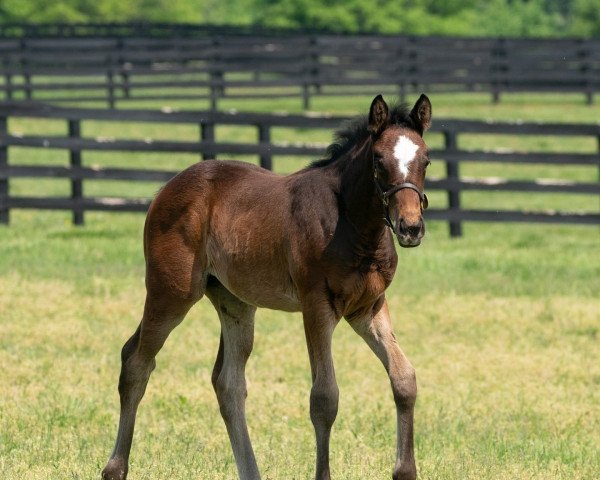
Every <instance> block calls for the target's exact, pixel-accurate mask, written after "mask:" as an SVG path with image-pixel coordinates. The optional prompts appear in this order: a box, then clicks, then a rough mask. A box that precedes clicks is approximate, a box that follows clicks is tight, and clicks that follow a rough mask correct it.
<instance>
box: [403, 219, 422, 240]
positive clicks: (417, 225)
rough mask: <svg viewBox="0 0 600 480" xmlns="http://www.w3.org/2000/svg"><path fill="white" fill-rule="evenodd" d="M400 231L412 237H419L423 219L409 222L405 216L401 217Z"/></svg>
mask: <svg viewBox="0 0 600 480" xmlns="http://www.w3.org/2000/svg"><path fill="white" fill-rule="evenodd" d="M399 226H400V228H399V230H400V232H401V233H402V234H403V235H408V236H410V237H417V236H418V235H419V234H420V233H421V230H422V229H423V221H422V220H418V221H417V222H411V223H407V222H406V220H404V219H403V218H401V219H400V225H399Z"/></svg>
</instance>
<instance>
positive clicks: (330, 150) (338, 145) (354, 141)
mask: <svg viewBox="0 0 600 480" xmlns="http://www.w3.org/2000/svg"><path fill="white" fill-rule="evenodd" d="M390 124H392V125H399V126H406V127H409V128H412V129H416V126H415V125H414V122H413V120H412V118H411V117H410V109H409V107H408V106H407V105H406V104H397V105H393V106H392V108H391V109H390ZM368 125H369V118H368V116H367V115H360V116H358V117H356V118H354V119H353V120H349V121H348V122H346V123H345V124H344V125H342V127H341V128H340V129H339V130H337V131H336V132H335V134H334V140H333V143H332V144H331V145H329V146H328V147H327V153H326V155H325V157H324V158H322V159H320V160H316V161H315V162H312V163H311V164H310V168H319V167H325V166H327V165H331V164H332V163H333V162H335V161H336V160H337V159H339V158H340V157H342V156H344V155H345V154H346V153H348V152H349V151H350V150H352V148H354V147H355V146H356V145H358V144H360V143H362V142H363V141H364V140H366V139H367V137H368V136H369V130H368V128H367V127H368Z"/></svg>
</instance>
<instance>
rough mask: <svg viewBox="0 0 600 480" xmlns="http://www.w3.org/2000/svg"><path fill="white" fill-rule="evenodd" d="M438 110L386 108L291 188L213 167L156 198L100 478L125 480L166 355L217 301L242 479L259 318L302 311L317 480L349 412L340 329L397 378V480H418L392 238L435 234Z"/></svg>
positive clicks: (244, 169) (237, 169)
mask: <svg viewBox="0 0 600 480" xmlns="http://www.w3.org/2000/svg"><path fill="white" fill-rule="evenodd" d="M430 121H431V103H430V102H429V99H428V98H427V97H426V96H425V95H421V97H420V98H419V100H418V101H417V102H416V104H415V105H414V107H413V108H412V110H410V111H409V110H408V109H405V108H403V107H396V108H394V109H392V110H391V111H390V110H389V109H388V106H387V104H386V103H385V101H384V100H383V98H382V97H381V95H379V96H377V97H376V98H375V99H374V100H373V102H372V104H371V108H370V111H369V115H368V118H364V119H358V120H356V121H355V122H354V123H353V124H351V125H350V126H348V127H347V128H346V129H345V130H342V131H340V132H338V136H337V142H336V143H335V144H333V145H332V146H330V147H329V149H328V158H326V159H325V160H321V161H319V162H316V163H314V164H312V165H311V166H310V167H308V168H306V169H304V170H302V171H300V172H297V173H295V174H292V175H289V176H286V177H282V176H278V175H276V174H274V173H272V172H269V171H266V170H263V169H261V168H258V167H256V166H253V165H249V164H245V163H238V162H219V161H205V162H201V163H198V164H195V165H193V166H191V167H189V168H188V169H186V170H184V171H183V172H182V173H180V174H179V175H177V176H176V177H174V178H173V179H172V180H171V181H170V182H169V183H167V185H165V187H164V188H163V189H162V190H161V191H160V192H159V193H158V195H157V196H156V198H155V200H154V201H153V203H152V205H151V206H150V209H149V211H148V216H147V218H146V225H145V230H144V254H145V258H146V290H147V295H146V303H145V307H144V314H143V317H142V321H141V323H140V325H139V326H138V328H137V330H136V331H135V333H134V334H133V336H132V337H131V338H130V339H129V340H128V341H127V342H126V343H125V345H124V346H123V350H122V352H121V359H122V368H121V375H120V378H119V394H120V399H121V415H120V419H119V429H118V434H117V440H116V445H115V448H114V450H113V453H112V455H111V458H110V460H109V461H108V464H107V465H106V467H105V468H104V470H103V472H102V478H104V479H107V480H123V479H125V477H126V476H127V466H128V458H129V452H130V449H131V441H132V436H133V429H134V423H135V416H136V411H137V407H138V404H139V402H140V400H141V399H142V397H143V395H144V391H145V389H146V385H147V383H148V378H149V377H150V373H151V372H152V370H153V369H154V367H155V360H154V358H155V356H156V354H157V353H158V351H159V350H160V349H161V347H162V346H163V344H164V342H165V340H166V339H167V336H168V335H169V333H170V332H171V331H172V330H173V329H174V328H175V327H176V326H177V325H178V324H179V323H180V322H181V321H182V320H183V318H184V317H185V315H186V314H187V312H188V310H189V309H190V307H192V305H194V304H195V303H196V302H197V301H198V300H200V298H202V296H204V295H206V296H207V297H208V298H209V300H210V301H211V302H212V304H213V305H214V307H215V309H216V310H217V313H218V315H219V319H220V321H221V339H220V345H219V352H218V354H217V359H216V363H215V366H214V370H213V373H212V384H213V386H214V389H215V392H216V394H217V398H218V401H219V407H220V411H221V415H222V416H223V419H224V421H225V425H226V427H227V433H228V434H229V439H230V442H231V447H232V449H233V454H234V457H235V461H236V465H237V469H238V473H239V477H240V479H242V480H256V479H259V478H260V475H259V471H258V467H257V465H256V460H255V457H254V452H253V450H252V445H251V443H250V438H249V435H248V429H247V426H246V417H245V407H244V405H245V399H246V380H245V376H244V370H245V365H246V361H247V359H248V356H249V355H250V352H251V351H252V344H253V338H254V313H255V311H256V308H257V307H266V308H272V309H277V310H285V311H301V312H302V315H303V320H304V330H305V333H306V342H307V345H308V355H309V358H310V366H311V372H312V381H313V384H312V389H311V392H310V417H311V420H312V423H313V425H314V428H315V433H316V444H317V458H316V475H315V476H316V480H327V479H329V478H330V474H329V436H330V432H331V427H332V425H333V422H334V420H335V417H336V414H337V409H338V387H337V384H336V379H335V372H334V366H333V359H332V354H331V338H332V334H333V331H334V329H335V327H336V325H337V324H338V322H339V321H340V319H341V318H342V317H344V318H345V319H346V320H347V321H348V322H349V323H350V325H351V326H352V328H353V329H354V330H355V331H356V332H357V333H358V334H359V335H360V336H361V337H362V338H363V339H364V340H365V341H366V342H367V344H368V345H369V347H370V348H371V349H372V350H373V352H374V353H375V354H376V355H377V357H379V359H380V360H381V362H382V363H383V365H384V366H385V368H386V370H387V372H388V375H389V378H390V382H391V387H392V392H393V395H394V400H395V404H396V412H397V431H398V433H397V456H396V464H395V467H394V470H393V478H394V479H395V480H413V479H415V478H416V467H415V461H414V454H413V408H414V404H415V398H416V392H417V387H416V380H415V372H414V369H413V367H412V366H411V364H410V362H409V361H408V359H407V358H406V357H405V356H404V354H403V353H402V351H401V350H400V348H399V347H398V344H397V343H396V338H395V337H394V334H393V332H392V326H391V321H390V314H389V311H388V306H387V304H386V300H385V289H386V288H387V287H388V285H389V284H390V282H391V281H392V277H393V276H394V272H395V270H396V264H397V256H396V251H395V249H394V241H393V235H392V232H393V233H394V234H395V235H396V236H397V238H398V241H399V243H400V245H401V246H403V247H415V246H417V245H419V243H420V242H421V238H422V237H423V234H424V232H425V227H424V224H423V218H422V211H423V209H424V208H426V207H427V197H426V196H425V195H424V193H423V187H424V181H425V170H426V167H427V165H428V163H429V160H428V154H427V147H426V145H425V143H424V142H423V139H422V135H423V132H424V131H425V130H426V129H427V128H428V127H429V125H430Z"/></svg>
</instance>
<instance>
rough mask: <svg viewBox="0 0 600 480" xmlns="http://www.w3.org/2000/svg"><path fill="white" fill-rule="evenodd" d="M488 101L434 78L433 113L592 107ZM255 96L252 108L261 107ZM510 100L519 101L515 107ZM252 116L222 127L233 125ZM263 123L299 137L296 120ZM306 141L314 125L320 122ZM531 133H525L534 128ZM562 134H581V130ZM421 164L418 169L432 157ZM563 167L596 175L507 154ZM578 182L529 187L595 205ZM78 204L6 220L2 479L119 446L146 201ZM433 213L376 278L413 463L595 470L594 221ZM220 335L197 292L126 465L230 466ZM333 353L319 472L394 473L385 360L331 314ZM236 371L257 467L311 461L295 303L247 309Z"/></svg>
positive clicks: (220, 469) (511, 473)
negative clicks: (384, 292)
mask: <svg viewBox="0 0 600 480" xmlns="http://www.w3.org/2000/svg"><path fill="white" fill-rule="evenodd" d="M364 100H366V102H367V106H368V101H369V100H368V99H365V98H361V99H349V100H348V102H347V104H346V103H344V102H341V101H340V102H339V103H337V101H333V100H332V101H331V103H327V104H325V103H324V104H323V109H325V110H327V109H328V110H332V111H333V110H334V109H338V108H339V109H340V111H342V112H343V113H350V112H349V111H345V110H344V109H348V110H350V109H353V108H355V107H356V108H358V105H359V104H360V105H363V104H364ZM476 100H477V101H476ZM488 100H489V98H487V97H483V96H482V97H479V98H475V100H472V99H471V97H468V96H462V95H457V96H455V98H452V96H447V97H439V98H436V96H432V101H433V103H434V108H436V110H435V111H436V113H439V114H440V115H442V114H444V116H449V115H450V113H452V112H455V113H457V114H461V115H462V114H463V113H465V112H467V113H471V114H472V116H473V117H476V118H486V117H487V116H488V115H492V116H493V117H494V118H510V119H516V118H529V119H535V118H533V117H534V116H535V113H536V112H538V113H539V116H540V117H545V118H539V120H546V121H549V120H552V119H553V118H554V117H556V118H560V120H561V121H575V120H577V119H578V118H579V119H580V120H582V121H597V118H598V117H599V115H598V113H599V107H597V106H594V107H588V106H585V105H583V101H580V100H581V99H579V98H578V97H576V96H575V97H573V98H565V99H561V101H560V102H559V101H558V100H557V99H555V98H554V97H548V98H547V99H542V100H540V99H539V98H532V99H530V100H528V101H527V102H523V101H522V100H523V99H522V98H521V97H518V96H515V97H514V99H513V97H509V96H507V98H506V100H503V103H501V104H500V105H498V106H494V105H488V104H487V103H486V102H487V101H488ZM319 101H321V99H319ZM323 101H324V100H323ZM505 101H506V103H504V102H505ZM268 103H269V102H264V101H263V102H262V104H260V105H259V107H260V108H261V109H263V110H268V109H269V105H268ZM252 106H253V107H254V106H255V105H252ZM277 106H279V103H277ZM361 108H362V107H361ZM248 109H250V108H248ZM274 109H278V108H274ZM511 110H512V111H513V114H514V116H512V117H509V113H510V111H511ZM490 112H491V113H490ZM552 112H553V113H552ZM465 116H467V115H465ZM505 116H506V117H505ZM27 128H33V129H35V130H36V131H38V133H39V131H52V130H54V131H56V132H60V131H61V129H63V130H64V128H65V127H64V126H63V125H60V124H58V123H56V122H40V123H39V124H38V123H35V122H33V123H31V124H27V123H26V122H23V123H19V122H14V123H12V122H11V129H13V131H19V130H22V131H26V129H27ZM127 129H130V130H127ZM84 132H85V133H86V134H88V135H106V136H110V135H116V134H119V133H122V134H124V135H130V136H136V137H140V138H143V137H144V136H145V135H154V134H156V135H164V137H163V138H182V139H184V138H188V136H194V138H197V137H195V135H197V132H196V131H193V130H183V129H182V130H179V129H178V128H173V127H172V126H170V127H169V130H168V131H166V130H164V129H162V130H161V128H156V129H155V130H153V131H149V130H145V129H140V128H139V127H132V126H128V125H120V126H119V127H118V128H113V127H110V126H108V125H100V124H99V123H98V124H95V123H92V122H90V123H89V124H84ZM218 134H219V135H223V136H225V137H226V136H227V135H229V134H233V133H232V132H228V131H227V130H223V131H220V132H218ZM251 134H253V132H239V133H238V132H235V135H236V138H237V135H251ZM171 135H172V137H171ZM276 135H281V136H282V137H283V138H285V137H288V136H290V135H297V136H298V138H306V137H310V132H289V131H283V132H279V133H277V134H276ZM317 140H318V141H324V142H327V141H328V137H326V138H318V139H317ZM492 140H493V139H492ZM432 141H436V140H435V138H432ZM486 141H488V140H486ZM489 141H491V140H489ZM510 141H511V142H512V140H510ZM531 141H532V143H526V144H524V145H523V147H527V148H532V146H533V147H535V148H538V147H540V148H542V147H543V146H540V145H539V141H538V140H536V139H532V140H531ZM557 143H560V142H557ZM547 148H553V145H549V146H547ZM576 148H582V149H583V150H586V151H587V149H593V148H594V146H593V145H583V146H581V147H576ZM14 153H15V155H14V156H13V152H12V151H11V162H12V161H13V158H14V159H15V162H20V163H28V162H31V161H35V162H38V163H39V164H45V163H56V164H66V162H67V157H66V154H65V153H61V152H49V151H45V150H31V151H26V150H24V149H23V150H21V151H18V150H17V149H15V150H14ZM32 153H34V154H35V155H36V157H35V159H34V160H32ZM134 160H135V161H136V162H138V161H139V162H143V163H144V164H145V165H148V166H150V165H152V166H153V167H157V168H158V166H159V165H162V167H164V168H168V169H178V168H182V167H183V166H185V165H186V164H187V163H189V161H190V157H186V156H179V155H176V156H161V155H140V156H138V157H136V158H135V159H134ZM84 161H85V162H86V164H87V163H88V162H89V164H95V163H97V164H99V165H100V164H101V165H125V164H127V162H128V161H132V160H131V159H130V158H129V157H127V158H126V157H121V156H120V155H111V156H107V155H102V154H98V155H90V156H88V155H87V154H86V155H85V158H84ZM283 162H284V163H282V164H280V171H283V170H287V169H290V170H291V169H294V167H296V166H297V163H296V162H299V161H298V160H292V159H289V160H286V159H284V160H283ZM432 167H433V168H432V173H435V172H436V168H441V167H438V166H435V164H434V165H432ZM487 168H493V166H492V167H487V166H482V165H480V166H478V165H474V166H473V171H469V172H468V173H469V174H472V175H478V174H483V175H493V172H492V171H491V170H486V169H487ZM497 168H500V167H497ZM479 169H480V170H479ZM563 172H566V173H564V175H566V176H567V178H572V179H576V180H579V181H586V180H585V179H586V178H593V179H596V178H597V176H596V175H597V170H595V169H593V168H589V169H588V168H582V169H578V168H574V169H568V168H567V169H557V168H556V167H539V169H538V167H536V168H533V167H527V169H526V170H523V171H522V170H519V171H516V170H515V171H511V172H509V173H510V175H513V176H519V175H522V176H523V177H526V178H529V177H532V178H533V177H536V176H538V175H542V176H545V177H556V175H562V174H563ZM501 173H502V172H501ZM587 181H593V180H587ZM125 187H127V193H128V194H131V195H137V194H139V195H151V194H152V193H153V191H155V190H156V188H158V185H156V184H140V185H138V186H135V187H131V186H128V185H125V184H122V185H121V184H119V183H118V182H111V183H109V184H106V185H105V184H101V183H100V182H97V184H93V185H90V186H86V193H91V194H105V193H104V192H106V189H112V190H110V191H111V192H114V193H115V194H118V193H119V192H121V193H122V192H123V189H124V188H125ZM13 188H14V191H13V192H14V193H18V194H23V195H26V194H27V195H28V194H31V192H32V191H33V192H34V193H38V192H40V191H41V192H48V191H52V192H54V194H57V195H64V194H66V193H68V182H66V181H50V180H48V181H44V182H39V181H37V182H31V181H26V180H22V181H19V182H18V183H17V182H16V183H15V185H14V186H13V185H11V189H13ZM87 189H89V190H87ZM11 191H12V190H11ZM476 195H477V194H473V196H471V195H470V194H469V195H467V196H465V197H464V200H465V203H466V204H469V203H470V202H472V203H473V205H476V204H477V202H480V201H481V199H480V198H478V197H477V196H476ZM487 195H488V194H486V197H485V198H488V197H487ZM498 195H500V194H498ZM528 197H529V196H528ZM581 197H582V198H580V196H575V197H572V196H556V195H550V196H547V197H544V196H536V197H535V198H536V200H534V202H537V203H536V205H538V206H540V207H543V206H545V205H547V204H551V205H554V206H555V207H558V208H567V207H569V206H570V205H571V204H572V202H574V203H575V204H576V205H577V206H578V207H582V208H589V209H591V210H594V211H597V208H598V206H597V201H596V199H594V200H593V201H592V202H590V201H589V200H590V198H591V197H583V196H581ZM481 198H483V197H481ZM531 198H533V196H531ZM531 198H529V200H531ZM430 200H431V203H432V204H433V205H434V206H436V207H437V206H438V205H440V204H443V202H445V198H444V195H443V194H441V193H440V194H432V195H431V196H430ZM526 200H527V199H526V198H525V197H523V196H518V195H508V194H502V195H501V198H499V199H495V200H494V201H495V202H498V203H499V204H504V205H506V206H508V207H515V206H519V205H520V203H521V202H523V203H524V202H525V201H526ZM546 201H547V203H546ZM586 202H587V203H586ZM594 202H595V203H594ZM590 204H592V205H590ZM86 222H87V224H86V226H85V227H83V228H76V227H73V226H71V225H70V214H68V213H65V212H34V211H14V212H11V226H10V227H0V366H1V367H2V368H0V391H1V392H2V394H1V395H0V477H2V478H6V479H9V480H13V479H14V480H16V479H19V480H21V479H33V480H38V479H47V478H52V479H86V480H87V479H90V478H99V472H100V470H101V469H102V467H103V466H104V463H105V462H106V460H107V458H108V455H109V453H110V450H111V449H112V446H113V442H114V435H115V433H116V423H117V416H118V394H117V390H116V384H117V378H118V372H119V368H120V364H119V362H120V360H119V352H120V348H121V346H122V344H123V342H124V341H125V340H126V339H127V338H128V337H129V335H131V334H132V333H133V331H134V329H135V327H136V326H137V323H138V322H139V318H140V315H141V310H142V305H143V299H144V281H143V276H144V270H143V256H142V246H141V236H142V227H143V216H142V215H135V214H105V213H88V214H86ZM427 227H428V233H427V235H426V239H425V241H424V243H423V245H422V246H421V247H419V248H417V249H410V250H404V249H403V250H399V255H400V264H399V268H398V272H397V274H396V278H395V280H394V283H393V284H392V286H391V287H390V289H389V291H388V298H389V303H390V309H391V312H392V315H393V318H394V325H395V331H396V334H397V337H398V339H399V342H400V344H401V345H402V347H403V349H404V351H405V352H406V353H407V355H408V356H409V358H410V359H411V361H412V363H413V364H414V365H415V367H416V369H417V376H418V383H419V399H418V402H417V408H416V413H415V440H416V456H417V463H418V468H419V472H420V478H423V479H440V480H452V479H456V480H463V479H473V480H483V479H511V480H512V479H527V480H529V479H536V480H537V479H539V480H547V479H565V480H566V479H583V480H594V479H596V478H597V472H598V471H600V407H599V405H600V350H599V349H598V342H599V335H600V332H599V331H600V313H599V312H600V299H599V298H598V291H600V230H599V229H598V227H574V226H557V225H523V224H503V225H500V224H499V225H496V224H480V223H467V224H465V225H464V230H465V235H464V237H462V238H460V239H450V238H449V237H448V234H447V226H446V225H445V224H443V223H441V222H431V221H430V222H428V225H427ZM218 336H219V324H218V320H217V318H216V314H215V313H214V311H213V309H212V307H211V306H210V304H209V303H208V302H207V301H205V300H203V301H201V302H200V303H199V304H198V305H197V306H195V307H194V308H193V310H192V311H191V312H190V314H189V316H188V318H187V319H186V321H185V322H183V323H182V325H180V326H179V327H178V328H177V329H176V330H175V331H174V332H173V334H172V335H171V337H170V339H169V341H168V342H167V344H166V346H165V347H164V349H163V350H162V351H161V353H160V354H159V356H158V367H157V369H156V371H155V373H154V374H153V376H152V379H151V381H150V385H149V388H148V391H147V393H146V396H145V398H144V401H143V402H142V405H141V407H140V414H139V418H138V423H137V430H136V435H135V438H134V445H133V451H132V458H131V465H130V467H131V473H130V478H131V479H132V480H139V479H156V478H177V479H187V478H201V479H215V480H216V479H233V478H236V473H235V464H234V462H233V457H232V455H231V452H230V448H229V444H228V440H227V435H226V432H225V428H224V426H223V423H222V421H221V419H220V416H219V411H218V406H217V402H216V399H215V396H214V393H213V392H212V388H211V385H210V372H211V369H212V364H213V362H214V358H215V355H216V351H217V347H218ZM334 356H335V361H336V368H337V377H338V382H339V386H340V395H341V400H340V411H339V414H338V419H337V421H336V423H335V426H334V429H333V436H332V447H331V460H332V473H333V476H334V478H344V479H353V480H354V479H355V480H359V479H381V478H390V477H391V469H392V466H393V456H394V441H395V418H394V413H393V412H394V405H393V400H392V396H391V392H390V388H389V385H388V380H387V378H386V375H385V372H384V370H383V369H382V367H381V365H380V364H379V362H378V361H377V360H376V359H375V357H374V356H373V354H372V353H371V352H370V350H369V349H368V348H367V347H366V345H364V343H363V342H362V340H361V339H360V338H358V337H357V336H356V335H355V334H354V333H353V332H352V330H351V329H350V328H349V327H348V325H346V324H345V323H342V324H340V326H339V327H338V329H337V331H336V333H335V338H334ZM247 376H248V382H249V397H248V402H247V410H248V412H247V413H248V422H249V427H250V433H251V436H252V438H253V443H254V446H255V450H256V455H257V459H258V462H259V466H260V468H261V472H262V473H263V478H265V479H270V480H276V479H283V478H285V479H309V478H311V475H312V472H313V462H314V439H313V430H312V425H311V423H310V420H309V415H308V393H309V389H310V369H309V366H308V359H307V355H306V347H305V345H304V333H303V328H302V320H301V318H300V316H299V315H298V314H287V313H282V312H274V311H268V310H260V311H259V312H258V315H257V324H256V342H255V349H254V352H253V355H252V357H251V359H250V361H249V364H248V370H247Z"/></svg>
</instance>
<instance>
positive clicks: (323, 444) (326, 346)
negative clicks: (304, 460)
mask: <svg viewBox="0 0 600 480" xmlns="http://www.w3.org/2000/svg"><path fill="white" fill-rule="evenodd" d="M336 325H337V319H336V318H335V317H334V315H333V313H331V312H327V314H326V315H322V314H321V315H319V314H315V313H313V312H308V311H304V331H305V334H306V344H307V347H308V356H309V359H310V368H311V373H312V381H313V384H312V388H311V391H310V419H311V421H312V423H313V426H314V428H315V437H316V442H317V461H316V473H315V479H316V480H329V478H330V472H329V438H330V435H331V427H332V426H333V422H334V421H335V417H336V416H337V411H338V399H339V390H338V386H337V382H336V379H335V370H334V366H333V357H332V354H331V337H332V335H333V331H334V329H335V326H336Z"/></svg>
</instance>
